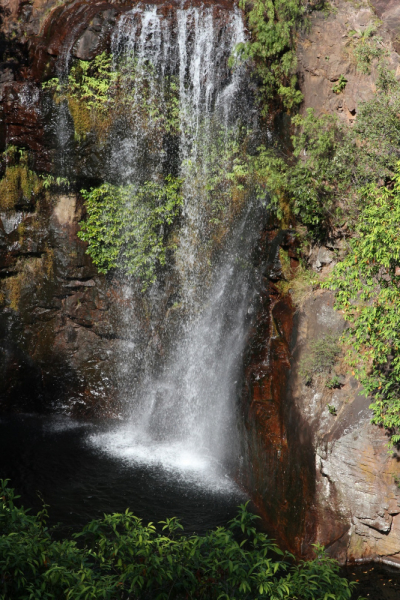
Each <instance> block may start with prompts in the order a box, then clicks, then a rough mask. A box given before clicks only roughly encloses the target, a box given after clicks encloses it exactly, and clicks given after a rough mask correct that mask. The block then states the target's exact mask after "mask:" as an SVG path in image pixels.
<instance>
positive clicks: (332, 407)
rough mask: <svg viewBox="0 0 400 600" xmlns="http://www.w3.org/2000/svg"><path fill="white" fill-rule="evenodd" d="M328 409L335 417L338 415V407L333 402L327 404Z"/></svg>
mask: <svg viewBox="0 0 400 600" xmlns="http://www.w3.org/2000/svg"><path fill="white" fill-rule="evenodd" d="M327 409H328V410H329V413H330V414H331V415H333V416H334V417H336V416H337V412H336V408H335V407H334V406H332V404H327Z"/></svg>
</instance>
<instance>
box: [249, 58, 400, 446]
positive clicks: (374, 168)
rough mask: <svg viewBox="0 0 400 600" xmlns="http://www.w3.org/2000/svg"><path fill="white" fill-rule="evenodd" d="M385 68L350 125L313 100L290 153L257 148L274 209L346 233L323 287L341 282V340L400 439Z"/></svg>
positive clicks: (397, 149) (390, 111) (393, 163)
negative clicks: (344, 324) (319, 111)
mask: <svg viewBox="0 0 400 600" xmlns="http://www.w3.org/2000/svg"><path fill="white" fill-rule="evenodd" d="M378 72H379V77H378V80H377V84H376V87H377V91H376V94H375V95H374V97H373V98H372V99H371V100H369V101H367V102H364V103H362V104H361V105H360V106H359V108H358V113H357V119H356V120H355V123H354V124H353V125H352V126H347V125H345V124H343V123H341V122H339V120H338V119H337V118H336V117H335V116H332V115H322V116H319V117H317V116H316V115H315V113H314V111H313V110H311V109H310V110H308V111H307V113H306V115H305V116H296V117H294V118H293V123H294V125H295V126H297V128H298V129H297V133H296V134H295V135H293V137H292V142H293V155H292V156H291V155H289V156H284V155H283V154H282V153H281V151H280V150H279V149H271V148H269V149H265V148H262V149H260V153H259V155H258V157H257V161H258V169H257V174H258V177H259V180H260V181H261V180H262V184H263V186H264V187H265V188H266V189H267V190H268V191H269V192H270V196H271V201H272V203H273V205H274V206H275V209H276V211H277V215H278V216H279V217H280V218H281V219H284V217H285V213H286V216H287V215H289V218H290V215H291V218H292V219H296V220H297V222H298V223H299V222H300V223H301V224H302V225H304V226H305V227H306V230H305V233H304V230H303V232H302V235H301V237H302V238H303V241H304V240H309V241H311V242H312V243H317V244H321V243H322V244H323V243H324V242H325V241H326V240H327V239H329V237H331V236H335V235H337V232H338V231H339V230H340V231H341V232H342V233H341V235H343V234H344V235H345V238H346V239H348V240H349V242H348V243H347V246H345V248H344V249H343V251H342V252H344V254H345V256H344V259H343V260H342V261H341V262H339V263H338V265H337V266H336V268H335V269H334V272H333V274H332V276H331V277H330V278H329V279H328V280H327V281H326V282H325V283H324V287H326V288H328V289H332V290H333V291H335V293H336V308H337V309H340V310H342V311H343V314H344V317H345V319H346V320H347V321H348V322H349V323H350V327H349V328H348V329H347V330H346V332H345V334H344V339H343V341H344V343H345V346H346V347H348V348H349V351H348V352H347V360H348V364H349V366H350V368H351V370H352V372H353V374H354V375H355V376H356V377H357V378H358V379H359V380H360V382H361V383H362V385H363V387H364V391H365V393H366V394H368V395H371V396H372V397H373V398H374V402H373V403H372V405H371V408H372V409H373V412H374V418H373V422H375V423H377V424H379V425H383V426H384V427H386V428H387V429H388V431H389V432H390V434H391V439H392V442H393V443H397V442H399V441H400V435H399V432H400V410H399V409H400V400H399V393H400V387H399V384H400V371H399V361H400V345H399V334H398V332H399V330H400V316H399V311H398V307H399V302H400V292H399V287H398V286H399V282H400V277H399V276H400V254H399V251H400V247H399V244H398V239H399V222H400V221H399V216H400V212H399V211H400V193H399V166H398V165H399V159H400V118H399V114H400V84H399V82H398V81H397V80H396V78H395V76H394V74H393V73H391V72H390V71H389V70H388V69H387V68H385V65H384V63H381V64H380V66H379V67H378ZM261 176H262V177H261ZM260 177H261V178H260ZM292 222H293V221H292ZM309 281H310V282H312V281H313V280H312V278H310V279H309ZM313 283H315V280H314V281H313ZM289 287H290V285H289ZM311 358H312V357H310V360H311ZM305 371H307V369H305ZM310 377H311V373H310V372H309V371H308V372H307V374H305V379H306V380H310Z"/></svg>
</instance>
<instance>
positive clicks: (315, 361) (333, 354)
mask: <svg viewBox="0 0 400 600" xmlns="http://www.w3.org/2000/svg"><path fill="white" fill-rule="evenodd" d="M339 354H340V346H339V336H337V335H335V334H328V335H325V336H323V337H322V338H321V339H319V340H313V341H311V342H310V344H309V347H308V352H307V355H306V356H305V357H304V358H303V359H302V360H301V362H300V370H299V372H300V375H301V376H302V377H303V378H304V380H305V382H306V384H307V385H309V384H310V383H311V382H312V380H313V378H314V377H315V376H316V375H322V374H323V375H328V374H329V373H330V372H331V371H332V368H333V367H334V365H335V363H336V360H337V358H338V356H339Z"/></svg>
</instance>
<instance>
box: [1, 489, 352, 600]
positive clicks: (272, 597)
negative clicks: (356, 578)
mask: <svg viewBox="0 0 400 600" xmlns="http://www.w3.org/2000/svg"><path fill="white" fill-rule="evenodd" d="M17 498H18V496H15V495H14V491H13V490H12V489H10V488H8V487H7V481H2V480H0V531H1V537H0V599H1V600H14V599H16V600H39V599H40V600H57V599H60V600H61V599H64V598H67V599H68V600H78V599H80V600H90V599H96V600H98V599H100V598H104V599H108V600H113V599H120V600H122V599H124V600H128V599H132V600H134V599H135V600H155V599H160V600H168V599H175V600H181V599H182V600H184V599H186V598H203V599H204V600H205V599H207V600H213V599H215V600H217V598H225V599H226V600H229V599H230V598H231V599H232V600H233V599H234V598H235V599H236V600H253V599H254V598H266V599H268V600H278V599H279V600H293V599H294V598H298V599H299V600H349V598H350V597H351V593H352V589H354V585H355V584H354V583H349V582H348V581H347V580H346V579H344V578H342V577H340V576H339V566H338V564H337V563H336V561H334V560H332V559H330V558H328V557H327V556H326V555H325V553H324V551H323V548H321V547H319V546H317V547H316V549H315V555H316V556H315V559H314V560H311V561H308V562H301V563H299V564H294V563H293V557H291V555H289V554H283V552H282V551H281V550H280V549H279V548H278V547H277V546H276V544H274V543H273V542H272V541H271V540H269V539H268V537H267V536H266V535H265V534H264V533H259V532H257V530H256V528H255V526H254V521H255V519H256V517H255V516H254V515H252V514H250V513H249V512H248V511H247V509H246V505H242V506H240V507H239V513H238V516H237V517H236V518H235V519H233V520H232V521H231V522H230V524H229V526H228V527H227V528H225V527H219V528H217V529H215V530H213V531H210V532H208V533H207V534H205V535H203V536H197V535H191V536H188V535H184V534H183V533H182V526H181V525H180V523H179V521H177V520H176V519H174V518H172V519H167V520H166V521H165V522H163V523H161V525H162V531H161V532H159V531H157V529H156V527H155V526H154V525H153V524H151V523H150V524H149V525H147V526H145V525H143V523H142V521H141V519H138V518H137V517H135V516H134V515H133V514H132V513H131V512H130V511H129V510H127V511H126V512H125V513H123V514H112V515H105V516H104V519H102V520H96V521H92V522H91V523H89V524H88V525H87V526H86V527H85V528H84V529H83V531H82V532H81V533H78V534H75V535H74V536H73V539H64V540H62V541H54V540H53V539H52V537H51V532H50V530H49V529H48V528H47V527H46V524H45V523H46V517H47V512H46V508H44V509H43V510H42V511H41V512H40V513H38V514H37V515H35V516H31V515H29V514H28V512H27V511H26V510H25V509H24V508H19V507H17V506H16V505H15V500H16V499H17Z"/></svg>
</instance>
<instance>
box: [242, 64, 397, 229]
mask: <svg viewBox="0 0 400 600" xmlns="http://www.w3.org/2000/svg"><path fill="white" fill-rule="evenodd" d="M399 115H400V83H399V82H397V81H396V79H395V77H394V75H393V74H392V73H391V72H390V71H388V70H387V69H384V68H383V67H381V68H380V70H379V80H378V81H377V92H376V94H375V96H374V97H373V98H372V99H371V100H369V101H367V102H364V103H362V104H361V105H360V107H359V111H358V115H357V119H356V121H355V123H354V125H353V127H347V126H346V125H345V124H343V123H341V122H340V121H339V120H338V119H337V118H336V117H335V116H332V115H320V116H318V117H317V115H316V114H315V112H314V110H313V109H308V110H307V112H306V114H305V115H304V116H300V115H297V116H296V117H294V118H293V123H294V124H295V125H296V126H297V127H298V132H297V133H296V134H295V135H294V136H293V137H292V142H293V156H284V155H283V154H282V153H281V151H277V149H275V148H265V147H260V148H259V152H258V155H257V157H255V158H252V159H250V164H251V169H250V171H249V172H250V173H251V176H252V177H253V178H254V181H255V182H257V184H258V186H259V189H260V195H261V194H262V191H264V194H265V192H267V193H269V195H270V200H271V206H272V207H274V208H275V209H276V210H277V214H278V217H280V218H282V217H283V215H284V210H285V207H288V208H289V209H290V212H291V213H292V214H293V215H294V216H295V217H296V218H297V219H298V220H299V221H300V222H301V223H303V224H304V225H306V226H307V228H308V234H309V236H310V237H312V238H314V239H317V240H318V239H319V240H322V239H324V238H325V237H326V236H327V234H328V233H329V231H330V230H331V229H332V227H335V226H338V225H341V224H343V221H347V223H348V225H349V226H351V224H352V223H355V222H356V220H357V214H358V206H359V197H360V194H361V190H362V189H363V188H364V187H365V186H366V185H368V184H370V183H373V182H375V183H378V182H379V181H382V179H383V180H388V179H390V178H392V177H393V176H394V173H395V168H396V163H397V161H398V160H399V158H400V118H399ZM286 210H287V208H286Z"/></svg>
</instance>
